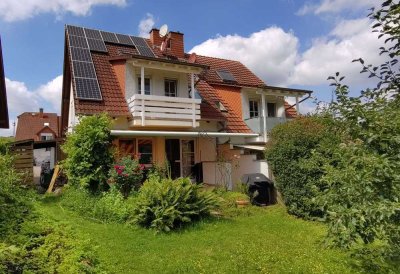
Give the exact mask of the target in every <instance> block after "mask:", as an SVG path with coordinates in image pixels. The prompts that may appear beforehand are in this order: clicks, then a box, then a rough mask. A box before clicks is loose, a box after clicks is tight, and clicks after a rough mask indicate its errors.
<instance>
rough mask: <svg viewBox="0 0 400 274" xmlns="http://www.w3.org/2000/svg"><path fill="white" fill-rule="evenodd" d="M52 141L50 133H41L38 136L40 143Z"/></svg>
mask: <svg viewBox="0 0 400 274" xmlns="http://www.w3.org/2000/svg"><path fill="white" fill-rule="evenodd" d="M52 139H53V134H51V133H41V134H40V140H41V141H46V140H52Z"/></svg>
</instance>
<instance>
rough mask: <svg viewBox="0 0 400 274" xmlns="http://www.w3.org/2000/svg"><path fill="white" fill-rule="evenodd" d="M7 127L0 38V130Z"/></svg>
mask: <svg viewBox="0 0 400 274" xmlns="http://www.w3.org/2000/svg"><path fill="white" fill-rule="evenodd" d="M8 127H9V122H8V107H7V94H6V80H5V76H4V67H3V53H2V48H1V38H0V128H8Z"/></svg>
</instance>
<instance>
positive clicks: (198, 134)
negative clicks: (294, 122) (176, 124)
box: [111, 130, 259, 138]
mask: <svg viewBox="0 0 400 274" xmlns="http://www.w3.org/2000/svg"><path fill="white" fill-rule="evenodd" d="M111 135H113V136H120V137H130V136H164V137H246V138H247V137H258V136H259V135H258V134H257V133H230V132H203V131H152V130H111Z"/></svg>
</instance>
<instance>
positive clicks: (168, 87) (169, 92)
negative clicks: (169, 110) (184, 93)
mask: <svg viewBox="0 0 400 274" xmlns="http://www.w3.org/2000/svg"><path fill="white" fill-rule="evenodd" d="M177 86H178V83H177V81H176V80H171V79H165V80H164V88H165V96H168V97H177V96H178V95H177V94H178V92H177Z"/></svg>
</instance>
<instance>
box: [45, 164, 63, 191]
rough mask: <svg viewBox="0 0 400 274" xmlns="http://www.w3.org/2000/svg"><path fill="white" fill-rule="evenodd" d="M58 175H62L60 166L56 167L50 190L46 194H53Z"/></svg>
mask: <svg viewBox="0 0 400 274" xmlns="http://www.w3.org/2000/svg"><path fill="white" fill-rule="evenodd" d="M58 173H60V166H59V165H56V167H55V169H54V173H53V177H52V178H51V182H50V185H49V188H48V189H47V191H46V193H51V192H53V187H54V184H55V183H56V179H57V176H58Z"/></svg>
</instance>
